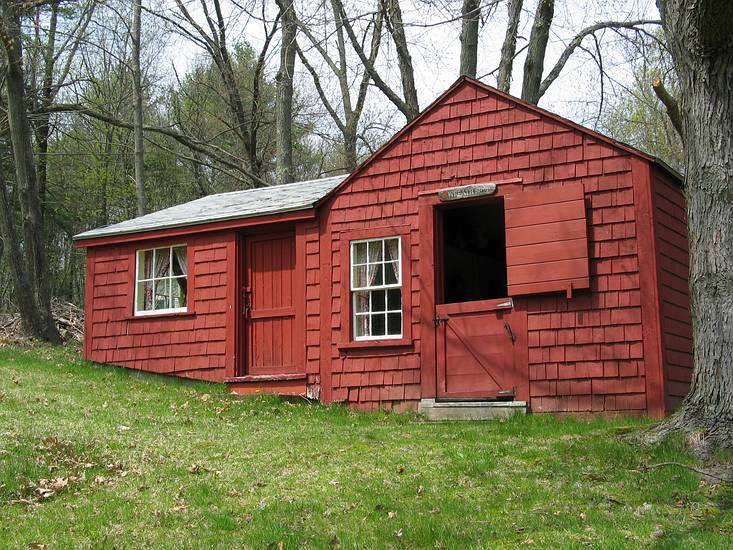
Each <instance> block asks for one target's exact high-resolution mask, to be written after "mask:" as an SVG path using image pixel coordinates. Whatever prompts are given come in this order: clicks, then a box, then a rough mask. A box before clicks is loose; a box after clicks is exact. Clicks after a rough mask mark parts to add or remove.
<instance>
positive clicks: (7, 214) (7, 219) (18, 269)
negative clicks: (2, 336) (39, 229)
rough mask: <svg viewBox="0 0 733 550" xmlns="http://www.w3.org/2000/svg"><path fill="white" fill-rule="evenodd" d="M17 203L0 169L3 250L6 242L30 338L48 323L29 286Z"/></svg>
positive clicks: (15, 291)
mask: <svg viewBox="0 0 733 550" xmlns="http://www.w3.org/2000/svg"><path fill="white" fill-rule="evenodd" d="M13 210H14V204H13V202H12V199H11V198H10V195H9V194H8V188H7V184H6V182H5V173H4V171H3V169H2V167H1V166H0V236H2V239H0V251H1V250H2V249H3V248H4V246H5V243H6V244H7V248H8V267H9V270H10V278H11V280H12V282H13V298H14V302H15V306H16V307H17V308H18V311H19V312H20V319H21V322H22V324H23V331H24V332H25V333H26V334H29V335H37V334H39V333H43V331H44V329H45V323H44V321H43V319H42V317H41V315H40V312H39V311H38V308H37V307H36V301H35V298H34V296H33V292H32V289H31V286H30V285H29V284H28V270H27V264H26V259H25V258H24V257H23V253H22V252H21V245H20V241H19V238H18V233H17V231H16V230H15V216H14V215H13Z"/></svg>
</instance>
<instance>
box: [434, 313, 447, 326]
mask: <svg viewBox="0 0 733 550" xmlns="http://www.w3.org/2000/svg"><path fill="white" fill-rule="evenodd" d="M448 319H450V317H448V316H446V317H441V316H440V315H436V316H435V318H434V319H433V323H435V326H436V327H437V326H438V325H440V323H447V322H448Z"/></svg>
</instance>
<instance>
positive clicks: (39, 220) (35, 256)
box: [0, 0, 60, 342]
mask: <svg viewBox="0 0 733 550" xmlns="http://www.w3.org/2000/svg"><path fill="white" fill-rule="evenodd" d="M16 7H17V5H12V4H11V3H10V2H9V1H7V0H6V1H3V2H2V3H0V9H1V14H2V33H1V36H0V41H2V44H3V49H4V50H5V54H6V57H7V72H6V80H5V87H6V91H7V102H8V104H7V116H8V126H9V128H10V141H11V144H12V149H13V160H14V162H15V176H16V185H17V188H18V198H19V202H20V210H21V215H22V227H23V251H24V253H25V254H24V259H25V260H26V268H25V270H26V273H25V275H26V278H25V280H19V281H17V284H18V285H20V286H22V285H28V287H29V288H30V292H31V294H32V296H33V305H34V308H35V310H36V312H37V314H35V313H32V312H30V311H29V310H25V311H24V310H21V317H23V323H24V327H25V328H26V330H27V331H28V334H29V336H32V337H35V338H40V339H43V340H48V341H51V342H58V341H60V338H59V335H58V331H57V330H56V325H55V323H54V321H53V317H52V316H51V297H50V291H49V289H50V286H49V273H48V263H47V258H46V243H45V230H44V224H43V212H42V208H41V198H40V193H39V189H38V175H37V173H36V162H35V156H34V151H33V143H32V138H31V127H30V124H29V122H28V113H27V111H26V98H25V76H24V69H23V47H22V37H21V29H20V16H19V14H18V12H17V11H16V9H15V8H16ZM11 246H12V243H11ZM20 286H19V287H18V288H16V291H20V292H25V291H24V290H23V289H21V288H20Z"/></svg>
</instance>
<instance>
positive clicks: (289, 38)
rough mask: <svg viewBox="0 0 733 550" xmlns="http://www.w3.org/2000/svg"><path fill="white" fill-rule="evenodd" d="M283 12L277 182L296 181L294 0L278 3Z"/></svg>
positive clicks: (276, 125) (278, 85)
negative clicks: (294, 137) (294, 147)
mask: <svg viewBox="0 0 733 550" xmlns="http://www.w3.org/2000/svg"><path fill="white" fill-rule="evenodd" d="M277 5H278V7H279V8H280V25H281V29H282V44H281V45H280V70H279V71H278V72H277V103H276V105H275V135H276V150H277V169H276V170H277V176H276V178H277V182H278V183H290V182H292V181H294V180H295V173H294V169H293V72H294V71H295V31H296V25H297V23H296V19H295V8H294V7H293V0H277Z"/></svg>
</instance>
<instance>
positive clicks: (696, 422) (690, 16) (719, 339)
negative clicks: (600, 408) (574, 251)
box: [657, 0, 733, 454]
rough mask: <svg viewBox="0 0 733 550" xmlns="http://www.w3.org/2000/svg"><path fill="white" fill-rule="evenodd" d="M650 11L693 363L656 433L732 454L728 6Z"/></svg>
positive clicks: (732, 128)
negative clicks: (679, 187)
mask: <svg viewBox="0 0 733 550" xmlns="http://www.w3.org/2000/svg"><path fill="white" fill-rule="evenodd" d="M657 5H658V6H659V11H660V13H661V14H662V24H663V26H664V31H665V34H666V37H667V42H668V45H669V47H670V50H671V52H672V58H673V61H674V64H675V67H676V69H677V73H678V76H679V81H680V89H681V93H680V109H681V113H682V118H683V128H684V135H685V136H686V139H685V156H686V170H685V195H686V199H687V217H688V235H689V246H690V298H691V306H692V327H693V340H694V344H693V347H694V358H695V360H694V371H693V376H692V386H691V388H690V393H689V394H688V395H687V397H686V399H685V400H684V402H683V405H682V408H681V409H680V411H679V412H678V413H677V414H676V415H675V416H674V417H673V418H672V419H670V421H668V422H667V423H665V424H662V425H661V427H660V428H659V430H658V433H660V434H662V435H664V434H666V433H668V432H669V431H670V430H674V431H681V432H684V433H688V434H694V435H695V436H696V439H697V440H698V443H699V446H698V451H701V452H702V453H703V454H707V453H708V452H710V451H713V450H715V449H716V448H733V94H731V82H733V56H732V55H731V51H733V34H731V32H730V29H731V28H733V5H732V4H731V3H729V2H718V1H715V0H657ZM700 443H701V444H700Z"/></svg>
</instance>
